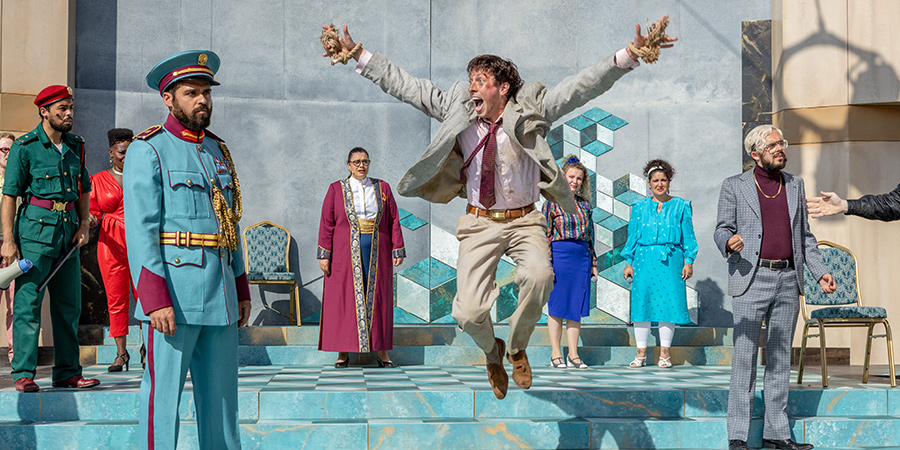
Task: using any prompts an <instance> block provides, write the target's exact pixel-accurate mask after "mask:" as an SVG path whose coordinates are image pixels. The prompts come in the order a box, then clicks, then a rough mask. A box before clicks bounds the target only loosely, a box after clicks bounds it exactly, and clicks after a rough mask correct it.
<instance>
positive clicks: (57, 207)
mask: <svg viewBox="0 0 900 450" xmlns="http://www.w3.org/2000/svg"><path fill="white" fill-rule="evenodd" d="M51 201H52V202H53V207H52V208H50V210H51V211H65V210H66V202H58V201H56V200H51Z"/></svg>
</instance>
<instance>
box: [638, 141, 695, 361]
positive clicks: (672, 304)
mask: <svg viewBox="0 0 900 450" xmlns="http://www.w3.org/2000/svg"><path fill="white" fill-rule="evenodd" d="M673 175H675V170H674V169H672V166H671V165H670V164H669V163H668V162H666V161H664V160H661V159H654V160H653V161H650V162H649V163H647V165H646V166H645V167H644V176H645V177H646V178H647V184H648V186H649V187H650V192H651V194H652V195H651V196H650V197H647V198H645V199H642V200H640V201H637V202H635V203H634V204H633V205H631V219H630V220H629V222H628V241H627V242H626V243H625V248H623V249H622V257H623V258H624V259H625V264H626V265H625V269H624V273H623V274H624V275H625V279H626V280H628V279H632V278H633V279H634V284H633V285H632V286H631V322H632V323H633V324H634V339H635V342H636V343H637V356H636V357H635V358H634V361H632V362H631V367H642V366H644V364H645V361H646V359H647V339H648V337H649V335H650V324H651V322H657V323H658V324H659V346H660V352H659V363H658V366H659V367H662V368H669V367H672V358H671V356H670V354H669V349H670V347H671V346H672V338H673V336H674V335H675V325H686V324H689V323H691V318H690V316H689V315H688V309H687V294H686V290H685V284H684V282H685V280H687V279H688V278H690V277H691V275H693V273H694V268H693V264H694V258H696V257H697V239H696V238H695V237H694V225H693V223H692V222H691V203H690V202H689V201H687V200H684V199H682V198H679V197H673V196H671V195H669V183H670V182H671V180H672V176H673Z"/></svg>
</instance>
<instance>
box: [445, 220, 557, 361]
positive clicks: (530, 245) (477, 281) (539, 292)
mask: <svg viewBox="0 0 900 450" xmlns="http://www.w3.org/2000/svg"><path fill="white" fill-rule="evenodd" d="M456 238H457V239H459V261H458V262H457V266H456V298H454V299H453V318H454V319H455V320H456V323H457V324H458V325H459V328H460V329H462V330H463V331H465V332H466V333H468V334H469V335H470V336H472V339H473V340H474V341H475V344H477V345H478V346H479V347H480V348H481V349H482V350H483V351H484V352H485V353H489V352H490V351H491V350H493V348H494V328H493V325H492V324H491V307H492V306H493V305H494V302H496V301H497V297H498V296H499V294H500V288H499V286H497V283H496V275H497V264H498V263H499V262H500V258H501V257H502V256H503V255H504V254H506V255H508V256H509V257H510V258H512V260H513V261H514V262H515V263H516V278H515V282H516V284H518V285H519V304H518V307H517V308H516V311H515V312H514V313H513V315H512V316H510V318H509V343H508V344H507V352H508V353H509V354H511V355H512V354H516V353H518V352H519V351H521V350H525V347H527V346H528V340H529V339H530V338H531V333H532V332H533V331H534V326H535V324H536V323H537V321H538V320H540V318H541V310H542V309H543V307H544V304H546V303H547V299H548V298H549V297H550V291H552V290H553V266H552V265H551V263H550V244H549V242H548V240H547V221H546V219H544V215H543V214H542V213H541V211H540V210H538V209H535V210H534V211H531V212H530V213H528V214H526V215H525V216H523V217H520V218H518V219H511V220H504V221H494V220H491V219H488V218H486V217H478V216H475V215H474V214H466V215H464V216H462V217H461V218H460V219H459V221H458V222H457V223H456ZM501 356H503V355H501Z"/></svg>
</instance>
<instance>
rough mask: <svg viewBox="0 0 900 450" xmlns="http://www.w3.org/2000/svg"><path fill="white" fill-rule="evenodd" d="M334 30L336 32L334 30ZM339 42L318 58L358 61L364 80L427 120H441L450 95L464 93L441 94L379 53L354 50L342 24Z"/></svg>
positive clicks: (359, 49)
mask: <svg viewBox="0 0 900 450" xmlns="http://www.w3.org/2000/svg"><path fill="white" fill-rule="evenodd" d="M322 28H323V29H325V30H329V29H332V28H331V27H329V26H322ZM332 30H333V29H332ZM334 31H335V32H337V30H334ZM339 42H340V44H341V48H340V50H339V51H338V52H336V51H334V50H333V49H328V50H326V51H325V53H323V55H322V56H328V57H333V56H334V55H335V54H336V53H343V54H347V55H350V57H352V58H353V59H355V60H357V61H360V62H359V64H358V65H357V71H358V72H360V73H361V74H362V75H363V76H364V77H366V78H368V79H369V80H372V82H373V83H375V84H377V85H378V86H379V87H380V88H381V90H383V91H384V92H386V93H388V94H390V95H391V96H393V97H394V98H396V99H397V100H400V101H401V102H403V103H407V104H409V105H412V106H413V107H414V108H416V109H418V110H419V111H422V112H423V113H425V114H427V115H428V116H429V117H432V118H434V119H437V120H439V121H443V120H444V118H445V117H446V115H447V113H448V112H449V111H450V106H451V105H452V104H453V98H454V96H453V92H454V91H461V92H463V93H465V89H451V90H450V91H446V92H445V91H442V90H440V89H438V88H437V87H435V86H434V84H432V82H431V80H428V79H426V78H416V77H414V76H412V75H410V74H409V73H408V72H406V71H405V70H403V69H401V68H400V67H397V66H396V65H394V63H392V62H391V61H390V60H388V59H387V58H385V57H384V56H383V55H381V54H380V53H377V52H376V53H374V54H373V53H370V52H368V51H366V50H365V49H363V48H362V46H361V45H360V46H359V47H357V44H356V43H355V42H353V38H351V37H350V33H349V31H348V30H347V25H344V34H343V36H340V39H339ZM354 49H356V51H354Z"/></svg>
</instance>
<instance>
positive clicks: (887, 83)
mask: <svg viewBox="0 0 900 450" xmlns="http://www.w3.org/2000/svg"><path fill="white" fill-rule="evenodd" d="M820 2H821V0H817V1H816V18H817V21H818V30H817V31H816V32H814V33H812V34H810V35H809V36H807V37H806V39H804V40H802V41H801V42H799V43H797V44H796V45H793V46H791V47H786V48H785V49H784V50H783V51H782V54H781V61H780V64H779V66H778V71H777V72H776V73H775V74H774V77H773V78H774V80H775V81H776V83H780V82H782V81H783V76H784V74H783V73H782V70H783V69H784V67H785V65H786V64H785V63H786V62H787V61H789V60H790V59H791V58H793V57H795V56H797V55H799V54H802V53H804V52H810V51H813V52H814V51H818V50H821V49H823V48H829V47H832V48H836V49H839V50H844V49H846V51H847V52H848V53H849V54H851V55H853V56H855V57H857V58H858V59H859V60H858V61H857V62H856V63H855V64H854V65H853V66H849V67H848V68H847V69H848V73H849V78H850V80H849V82H850V84H851V86H875V85H878V86H879V96H880V97H881V98H890V99H894V100H897V99H900V78H898V76H897V73H896V72H895V71H894V69H893V68H892V67H891V66H890V65H888V64H887V63H886V60H885V58H883V57H882V56H881V54H880V53H877V52H875V51H872V50H868V49H864V48H860V47H858V46H855V45H853V44H852V43H850V42H848V41H847V40H846V39H844V38H841V37H839V36H837V35H835V34H834V33H832V32H830V31H828V30H827V29H826V27H825V22H824V20H823V18H822V8H821V3H820ZM782 91H783V89H782ZM864 92H865V90H863V89H854V90H853V97H852V98H850V101H849V103H850V104H851V105H854V104H866V103H871V100H870V99H867V98H863V96H864ZM791 107H792V105H790V103H789V101H788V100H787V99H785V101H784V108H785V109H790V108H791ZM849 119H850V117H845V118H844V120H840V121H837V120H834V121H833V122H834V123H840V124H841V125H840V126H838V127H835V128H828V127H825V126H822V124H820V123H814V122H812V121H810V120H808V119H806V118H804V117H800V116H792V117H791V124H790V125H791V128H792V129H791V130H789V131H788V132H787V134H790V135H793V136H802V135H804V134H806V133H810V134H813V135H819V136H823V137H826V138H827V137H828V136H833V135H836V134H837V135H841V134H845V128H846V126H845V124H847V123H849ZM816 169H817V170H816V173H820V172H821V171H822V170H824V169H826V167H824V165H823V162H822V161H821V160H820V161H819V162H818V167H816ZM822 173H825V172H822ZM842 189H843V192H842ZM829 190H834V191H836V192H837V193H838V195H841V196H846V195H847V192H846V187H843V186H834V187H833V188H829Z"/></svg>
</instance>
